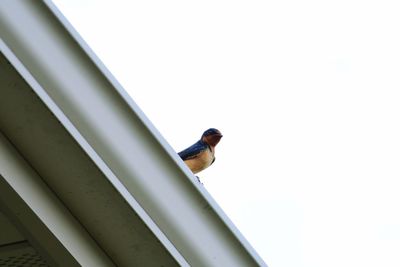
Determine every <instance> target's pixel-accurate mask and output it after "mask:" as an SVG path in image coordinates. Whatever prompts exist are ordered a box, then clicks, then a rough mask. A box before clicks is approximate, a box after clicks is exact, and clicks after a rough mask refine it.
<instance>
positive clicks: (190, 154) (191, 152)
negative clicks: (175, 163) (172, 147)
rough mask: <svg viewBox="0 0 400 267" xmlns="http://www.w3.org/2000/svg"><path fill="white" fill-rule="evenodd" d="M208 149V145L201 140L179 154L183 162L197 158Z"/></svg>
mask: <svg viewBox="0 0 400 267" xmlns="http://www.w3.org/2000/svg"><path fill="white" fill-rule="evenodd" d="M205 149H207V144H206V143H204V142H203V141H201V140H199V141H198V142H197V143H195V144H193V145H192V146H190V147H188V148H186V149H185V150H183V151H181V152H179V153H178V155H179V156H180V157H181V158H182V160H188V159H192V158H195V157H196V156H197V155H198V154H199V153H200V152H202V151H204V150H205Z"/></svg>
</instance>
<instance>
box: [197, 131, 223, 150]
mask: <svg viewBox="0 0 400 267" xmlns="http://www.w3.org/2000/svg"><path fill="white" fill-rule="evenodd" d="M221 138H222V134H221V132H220V131H218V130H217V129H215V128H210V129H208V130H207V131H205V132H204V133H203V135H202V136H201V140H202V141H203V142H205V143H207V144H209V145H210V146H216V145H217V144H218V143H219V140H221Z"/></svg>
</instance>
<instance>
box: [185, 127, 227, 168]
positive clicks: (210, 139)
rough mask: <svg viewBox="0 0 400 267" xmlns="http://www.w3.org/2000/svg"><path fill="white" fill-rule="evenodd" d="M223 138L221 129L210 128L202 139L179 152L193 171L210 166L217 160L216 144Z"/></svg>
mask: <svg viewBox="0 0 400 267" xmlns="http://www.w3.org/2000/svg"><path fill="white" fill-rule="evenodd" d="M221 138H222V134H221V132H220V131H218V130H217V129H214V128H210V129H208V130H207V131H205V132H204V133H203V135H202V136H201V138H200V140H199V141H197V142H196V143H195V144H193V145H192V146H190V147H188V148H186V149H185V150H183V151H181V152H179V153H178V155H179V156H180V157H181V158H182V160H183V161H184V162H185V163H186V165H187V166H188V167H189V169H190V170H191V171H192V172H193V173H198V172H200V171H202V170H204V169H205V168H207V167H209V166H210V165H211V164H213V163H214V161H215V156H214V154H215V146H216V145H217V144H218V143H219V141H220V140H221Z"/></svg>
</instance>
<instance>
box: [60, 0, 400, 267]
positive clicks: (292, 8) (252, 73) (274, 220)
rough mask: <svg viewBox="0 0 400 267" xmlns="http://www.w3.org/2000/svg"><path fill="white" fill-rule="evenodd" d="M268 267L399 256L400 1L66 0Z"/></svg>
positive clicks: (399, 259) (388, 265) (73, 18)
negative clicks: (208, 145) (205, 159)
mask: <svg viewBox="0 0 400 267" xmlns="http://www.w3.org/2000/svg"><path fill="white" fill-rule="evenodd" d="M54 2H55V4H56V5H57V6H58V7H59V8H60V9H61V11H62V12H63V13H64V15H65V16H66V17H67V19H68V20H69V21H70V22H71V23H72V25H73V26H74V27H75V28H76V29H77V31H78V32H79V33H80V34H81V35H82V37H83V39H84V40H85V41H86V42H87V43H88V44H89V46H90V47H91V48H92V49H93V50H94V52H95V53H96V54H97V56H98V57H99V58H100V59H101V60H102V61H103V62H104V63H105V65H106V66H107V67H108V68H109V69H110V71H111V72H112V73H113V74H114V76H115V77H116V78H117V79H118V80H119V82H120V83H121V84H122V85H123V87H124V88H125V90H126V91H128V93H129V94H130V95H131V96H132V98H133V99H134V101H135V102H136V103H137V104H138V105H139V106H140V108H141V109H142V110H143V111H144V112H145V114H146V115H147V116H148V118H149V119H150V120H151V121H152V123H153V124H154V125H155V127H156V128H157V129H158V130H159V131H160V132H161V134H162V135H163V136H164V138H165V139H166V140H167V141H168V142H169V144H170V145H171V146H172V147H173V148H174V149H176V150H177V151H180V150H182V149H184V148H186V147H187V146H189V145H191V144H193V143H194V142H195V141H197V139H199V138H200V135H201V134H202V132H203V131H204V130H206V129H207V128H210V127H215V128H218V129H220V130H221V132H222V133H223V134H224V137H223V139H222V140H221V142H220V144H219V145H218V146H217V151H216V158H217V159H216V162H215V163H214V164H213V166H211V167H210V168H209V169H207V170H205V171H204V172H201V173H200V174H199V176H200V178H201V180H202V181H203V183H204V186H205V187H206V189H207V190H208V191H209V192H210V193H211V194H212V196H213V197H214V198H215V199H216V201H217V202H218V203H219V205H220V206H221V207H222V208H223V209H224V211H225V212H226V213H227V215H228V216H229V217H230V218H231V220H232V221H233V222H234V223H235V225H236V226H237V227H238V228H239V230H240V231H241V232H242V233H243V235H244V236H245V237H246V238H247V239H248V240H249V242H250V243H251V244H252V246H253V247H254V248H255V249H256V250H257V252H258V253H259V254H260V255H261V256H262V257H263V258H264V260H265V261H266V262H267V264H268V265H269V266H270V267H294V266H296V267H321V266H324V267H337V266H341V267H354V266H363V267H372V266H374V267H375V266H385V267H398V266H400V211H399V210H400V209H399V205H400V167H399V166H400V165H399V162H400V15H399V14H400V2H399V1H388V0H379V1H378V0H371V1H365V0H363V1H361V0H359V1H357V0H335V1H333V0H332V1H325V0H320V1H316V0H314V1H312V0H304V1H295V0H281V1H272V0H271V1H253V0H246V1H244V0H243V1H239V0H236V1H235V0H230V1H220V0H213V1H209V0H203V1H177V0H170V1H153V0H148V1H116V0H113V1H99V0H56V1H54Z"/></svg>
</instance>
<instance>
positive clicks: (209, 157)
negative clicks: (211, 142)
mask: <svg viewBox="0 0 400 267" xmlns="http://www.w3.org/2000/svg"><path fill="white" fill-rule="evenodd" d="M213 160H214V151H211V150H210V149H206V150H204V151H202V152H200V153H199V154H198V155H197V156H196V157H195V158H192V159H188V160H185V163H186V165H187V166H188V167H189V168H190V170H191V171H192V172H193V173H198V172H200V171H202V170H204V169H205V168H207V167H208V166H210V165H211V163H212V162H213Z"/></svg>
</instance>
